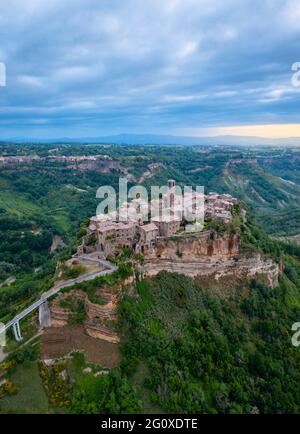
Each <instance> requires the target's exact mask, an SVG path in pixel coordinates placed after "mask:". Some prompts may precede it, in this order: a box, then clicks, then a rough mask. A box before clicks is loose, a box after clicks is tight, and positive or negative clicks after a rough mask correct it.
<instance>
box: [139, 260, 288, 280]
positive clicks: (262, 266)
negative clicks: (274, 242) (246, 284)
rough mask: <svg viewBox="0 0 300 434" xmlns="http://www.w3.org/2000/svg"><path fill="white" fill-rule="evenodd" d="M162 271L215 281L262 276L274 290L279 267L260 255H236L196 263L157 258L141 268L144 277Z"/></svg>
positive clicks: (146, 262) (147, 261)
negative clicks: (224, 278)
mask: <svg viewBox="0 0 300 434" xmlns="http://www.w3.org/2000/svg"><path fill="white" fill-rule="evenodd" d="M163 270H164V271H169V272H170V273H179V274H184V275H185V276H189V277H197V276H211V277H213V278H214V279H216V280H218V279H219V278H221V277H224V276H230V275H234V276H237V277H239V278H245V279H251V278H254V277H259V276H264V277H265V278H266V279H267V282H268V284H269V285H270V286H271V287H272V288H274V287H275V286H277V285H278V276H279V272H280V267H279V265H278V264H276V263H275V262H274V261H272V259H269V258H264V257H263V256H262V255H260V254H255V255H252V256H247V255H238V256H235V257H231V258H204V257H203V258H201V259H198V260H197V261H193V260H185V261H182V260H176V261H174V260H171V259H160V258H157V259H155V260H146V261H145V262H144V264H143V267H142V272H143V275H144V276H154V275H156V274H158V273H159V272H160V271H163Z"/></svg>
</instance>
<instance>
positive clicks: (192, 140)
mask: <svg viewBox="0 0 300 434" xmlns="http://www.w3.org/2000/svg"><path fill="white" fill-rule="evenodd" d="M4 141H6V142H15V143H24V142H27V143H29V142H30V143H93V144H94V143H95V144H96V143H115V144H126V145H146V144H148V145H175V144H176V145H185V146H191V145H200V146H205V145H210V146H218V145H219V146H254V145H255V146H300V137H287V138H280V139H269V138H262V137H251V136H215V137H185V136H172V135H157V134H118V135H112V136H103V137H80V138H70V137H60V138H56V139H29V138H13V139H7V140H2V142H4Z"/></svg>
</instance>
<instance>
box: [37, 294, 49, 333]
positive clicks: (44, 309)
mask: <svg viewBox="0 0 300 434" xmlns="http://www.w3.org/2000/svg"><path fill="white" fill-rule="evenodd" d="M39 323H40V326H41V327H50V326H51V312H50V309H49V305H48V301H47V300H46V301H45V303H43V304H41V305H40V307H39Z"/></svg>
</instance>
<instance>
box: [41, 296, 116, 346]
mask: <svg viewBox="0 0 300 434" xmlns="http://www.w3.org/2000/svg"><path fill="white" fill-rule="evenodd" d="M101 295H102V296H103V299H104V304H96V303H92V302H91V301H90V300H89V299H88V296H87V294H86V293H84V292H83V291H75V290H74V291H70V292H69V293H66V294H63V293H61V294H59V295H58V297H56V298H55V299H54V300H53V302H52V304H51V308H50V309H51V324H52V327H64V326H66V325H68V323H69V319H70V316H71V314H72V312H71V311H70V310H68V309H66V308H63V307H62V306H61V301H63V300H66V299H67V298H68V297H72V298H74V299H76V300H81V301H83V302H84V307H85V312H86V319H85V321H84V323H83V326H84V330H85V332H86V333H87V334H88V335H89V336H92V337H94V338H97V339H103V340H105V341H108V342H111V343H117V342H119V341H120V338H119V336H118V334H117V333H116V332H115V331H114V330H113V327H112V326H113V324H114V322H115V321H116V319H117V315H116V310H117V303H118V297H117V295H116V294H111V293H108V292H104V293H103V292H102V294H101Z"/></svg>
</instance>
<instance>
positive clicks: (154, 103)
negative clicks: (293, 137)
mask: <svg viewBox="0 0 300 434" xmlns="http://www.w3.org/2000/svg"><path fill="white" fill-rule="evenodd" d="M298 3H299V2H298V1H296V0H295V1H294V0H286V1H285V2H282V1H281V0H273V1H266V2H261V1H259V0H245V1H244V2H240V1H239V0H227V1H224V0H168V1H165V2H162V1H161V0H147V2H141V1H140V0H127V1H126V2H123V1H121V0H110V1H109V2H106V1H101V2H100V1H99V0H72V1H71V0H64V1H59V0H51V1H49V2H45V1H44V0H26V1H25V0H11V1H10V2H6V3H4V4H3V5H2V11H1V16H0V37H1V42H2V44H1V51H0V62H1V61H2V62H5V64H6V67H7V86H6V87H5V88H0V113H1V118H2V122H1V123H0V137H1V136H2V137H5V136H7V135H9V136H14V128H18V131H23V134H24V136H26V137H27V136H28V137H30V135H31V134H32V133H33V132H34V133H38V134H40V135H43V136H48V135H49V136H53V134H54V133H55V134H56V133H57V132H58V131H60V134H63V135H79V136H80V135H81V134H82V133H83V131H84V132H85V133H86V132H87V131H89V132H90V133H89V134H91V135H92V134H99V135H101V134H113V133H114V132H116V131H118V132H119V131H120V129H121V130H122V131H124V132H165V133H169V132H170V133H172V131H174V129H176V128H182V129H187V130H189V129H193V128H201V129H206V128H217V127H223V126H227V125H239V124H241V125H243V124H247V125H248V124H253V125H258V124H260V123H266V124H273V123H283V122H285V123H288V124H291V123H295V122H296V121H297V120H298V113H299V98H300V94H299V90H297V89H295V88H293V87H292V86H291V65H292V64H293V63H294V62H297V61H300V58H299V56H300V55H299V51H298V41H299V37H300V26H299V20H298V18H299V13H300V12H299V11H300V10H299V4H298ZM266 17H267V19H266ZM33 30H34V31H33ZM30 119H42V122H39V121H36V122H32V121H30ZM47 120H48V122H47ZM32 125H35V129H34V131H33V130H32ZM37 126H38V127H39V129H38V130H37V128H36V127H37Z"/></svg>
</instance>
